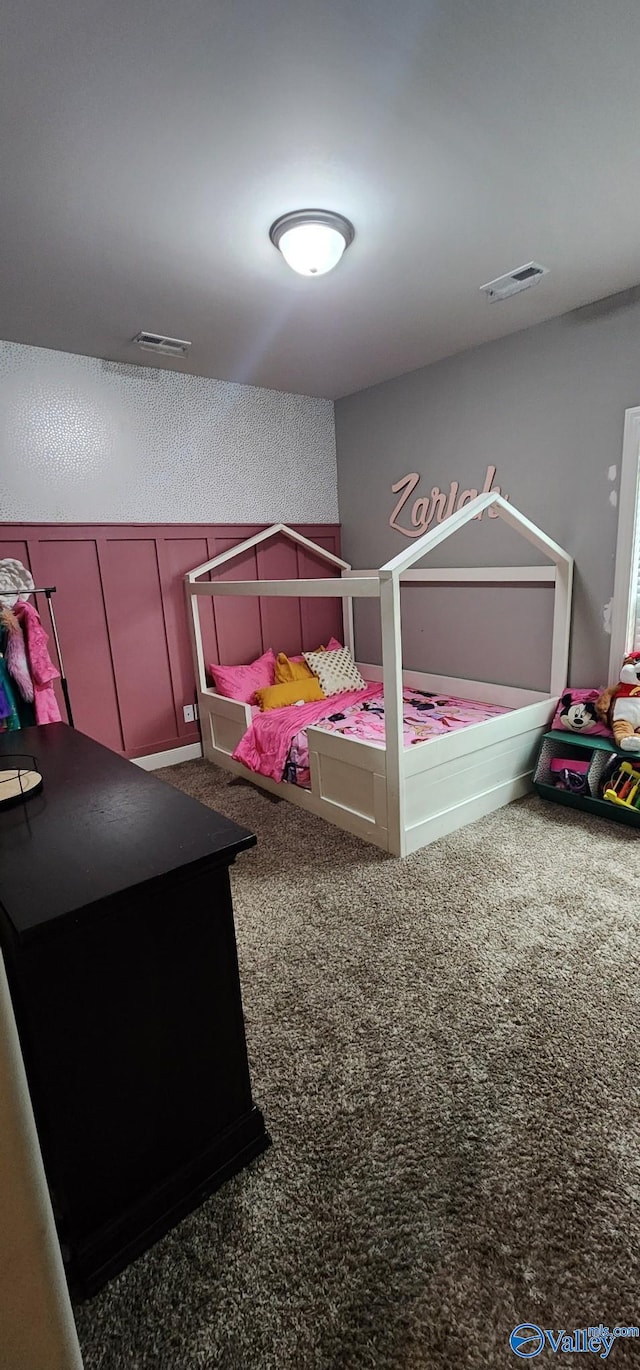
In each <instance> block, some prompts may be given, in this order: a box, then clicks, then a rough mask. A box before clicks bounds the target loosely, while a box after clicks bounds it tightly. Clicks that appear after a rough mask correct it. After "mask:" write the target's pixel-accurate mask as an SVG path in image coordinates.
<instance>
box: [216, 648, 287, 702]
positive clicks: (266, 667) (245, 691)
mask: <svg viewBox="0 0 640 1370" xmlns="http://www.w3.org/2000/svg"><path fill="white" fill-rule="evenodd" d="M209 674H210V676H211V679H212V681H213V683H214V686H215V688H216V690H217V692H218V694H219V695H224V697H225V699H237V700H239V701H240V703H241V704H255V703H256V700H255V693H256V690H263V689H264V688H265V686H267V685H273V684H274V683H275V678H276V659H275V656H274V654H273V651H272V649H271V647H270V648H269V650H268V652H265V653H264V655H263V656H259V657H258V659H257V661H252V662H251V664H250V665H249V666H216V663H215V662H214V661H212V662H211V665H210V666H209Z"/></svg>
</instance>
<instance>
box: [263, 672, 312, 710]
mask: <svg viewBox="0 0 640 1370" xmlns="http://www.w3.org/2000/svg"><path fill="white" fill-rule="evenodd" d="M256 699H257V701H258V704H259V705H260V708H261V709H262V711H263V713H265V712H266V710H267V709H282V708H284V706H285V704H297V703H298V700H300V699H301V700H302V701H303V703H305V704H310V703H311V701H312V700H314V699H324V694H323V692H322V690H321V689H320V684H319V681H318V678H317V676H314V675H311V673H310V674H309V677H308V679H307V680H286V681H285V682H284V683H283V684H280V685H265V687H264V689H263V690H256Z"/></svg>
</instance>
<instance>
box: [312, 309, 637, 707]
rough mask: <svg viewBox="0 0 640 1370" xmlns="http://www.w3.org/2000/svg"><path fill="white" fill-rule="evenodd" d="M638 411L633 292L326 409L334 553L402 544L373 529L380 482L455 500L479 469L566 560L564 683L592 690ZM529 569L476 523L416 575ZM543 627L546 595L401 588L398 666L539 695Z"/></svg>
mask: <svg viewBox="0 0 640 1370" xmlns="http://www.w3.org/2000/svg"><path fill="white" fill-rule="evenodd" d="M487 308H496V309H502V308H505V309H508V308H509V305H508V303H505V304H504V305H502V304H496V305H488V306H487ZM639 403H640V303H638V300H637V292H629V294H627V295H625V296H620V297H613V298H612V299H611V300H608V301H602V302H600V304H599V305H592V306H589V307H586V308H584V309H581V310H576V311H574V312H573V313H571V314H567V315H564V316H563V317H562V318H559V319H555V320H553V321H552V322H550V323H544V324H540V325H539V326H537V327H535V328H530V329H527V330H526V331H524V332H522V333H518V334H515V335H512V336H511V337H509V338H504V339H501V340H500V341H498V342H494V343H487V344H485V345H484V346H482V347H478V348H475V349H473V350H471V351H469V352H466V353H463V354H461V355H459V356H457V357H452V358H450V359H448V360H447V361H444V362H439V363H437V364H436V365H434V366H430V367H426V368H424V369H423V370H420V371H415V372H412V373H410V374H409V375H406V376H402V377H400V378H398V379H397V380H393V381H388V382H386V383H385V384H383V385H378V386H374V387H373V388H372V389H370V390H365V391H361V392H360V393H358V394H355V395H350V396H348V397H347V398H346V399H343V400H339V401H337V403H336V440H337V453H338V499H339V507H340V517H341V519H342V524H343V555H344V556H346V557H347V559H348V560H349V561H351V562H352V563H353V565H355V566H357V565H360V566H363V567H368V566H372V565H373V566H378V565H380V564H381V563H382V562H383V561H385V560H386V559H388V558H389V557H390V556H392V555H394V554H395V553H396V552H398V551H399V550H400V549H401V548H405V547H407V546H408V545H409V542H408V539H407V538H405V537H404V536H403V535H402V534H401V533H399V532H397V531H394V530H393V529H391V528H390V527H389V516H390V514H391V510H392V508H393V506H394V504H395V502H396V500H397V498H398V496H397V495H392V493H391V485H392V483H393V482H394V481H396V480H398V479H400V478H401V477H402V476H404V475H405V474H406V473H407V472H409V471H418V472H421V473H422V480H421V482H420V486H419V488H418V489H417V490H416V492H415V493H416V496H417V495H418V494H424V495H428V494H429V493H430V491H431V488H432V486H434V485H438V486H439V487H440V488H443V489H447V490H448V488H449V484H450V481H451V480H454V479H455V480H457V481H459V482H460V489H461V490H462V489H463V488H464V487H479V488H482V483H483V480H484V476H485V472H486V468H487V466H488V465H494V466H496V467H497V476H496V483H497V484H500V485H501V486H502V489H503V492H504V493H505V494H506V495H507V496H508V497H509V499H510V500H511V502H512V503H513V504H515V505H516V506H517V507H518V508H519V509H521V510H522V512H523V513H525V514H526V515H527V516H528V517H529V518H531V519H532V520H533V521H534V523H537V524H539V525H540V527H542V528H543V529H544V531H545V532H547V533H549V534H550V535H551V537H553V538H555V540H556V541H557V542H559V543H560V544H561V546H563V547H565V548H566V549H567V550H568V551H569V552H571V553H572V555H573V556H574V557H575V561H576V583H575V592H574V617H573V631H572V647H571V664H570V682H571V683H572V684H574V685H576V686H587V685H592V684H601V683H604V682H605V681H606V679H607V673H608V653H609V638H608V636H607V633H606V631H605V622H604V619H605V606H606V605H607V603H608V601H609V600H610V598H611V595H612V593H613V578H614V561H615V541H616V531H617V518H618V514H617V507H616V503H615V501H616V500H617V486H618V479H619V474H620V458H621V450H622V433H623V424H624V412H625V409H627V408H629V407H631V406H633V405H637V404H639ZM612 466H615V467H616V473H615V476H614V477H613V478H612V476H611V473H610V468H611V467H612ZM414 498H415V496H414ZM409 508H410V506H409ZM407 514H408V509H405V511H404V522H405V523H406V522H408V519H407ZM409 526H410V525H409ZM536 560H539V558H537V557H536V556H535V554H533V549H530V548H529V545H528V544H527V543H525V542H524V541H522V540H521V539H516V537H515V535H514V534H513V533H512V532H510V531H509V530H508V529H506V527H505V526H504V525H502V524H501V522H500V521H499V520H489V519H488V518H487V517H486V515H485V517H484V518H483V520H482V522H474V523H473V524H471V525H470V526H468V527H467V528H466V529H464V530H463V531H462V532H461V533H459V534H457V535H456V536H455V537H453V538H452V539H451V541H450V542H448V543H446V544H445V545H444V546H443V547H442V548H439V549H438V550H437V551H436V552H435V553H433V554H432V557H431V559H430V564H433V565H436V564H439V565H443V566H445V565H449V566H451V565H474V564H475V565H482V564H484V565H491V564H500V563H502V564H515V563H516V562H518V563H526V562H533V561H536ZM372 608H373V606H372V605H370V604H363V605H362V606H358V614H357V644H356V645H357V651H358V656H359V657H360V659H361V660H379V659H380V658H379V634H378V631H377V623H376V621H375V615H374V614H373V613H372ZM550 625H551V593H550V592H549V591H548V590H545V589H543V588H537V587H536V588H526V589H524V588H512V587H508V588H504V589H503V588H495V587H491V588H488V589H481V590H474V589H469V590H465V589H461V588H459V587H455V588H454V587H447V588H437V589H429V590H427V589H425V590H415V589H414V590H405V591H403V646H404V661H405V666H407V667H409V668H413V669H420V668H422V669H431V670H435V671H438V672H442V673H444V674H455V675H462V676H465V675H466V676H469V677H472V678H476V679H486V680H497V681H503V682H504V683H509V684H517V685H530V686H532V687H534V688H546V686H547V685H548V668H549V645H550V643H549V638H550Z"/></svg>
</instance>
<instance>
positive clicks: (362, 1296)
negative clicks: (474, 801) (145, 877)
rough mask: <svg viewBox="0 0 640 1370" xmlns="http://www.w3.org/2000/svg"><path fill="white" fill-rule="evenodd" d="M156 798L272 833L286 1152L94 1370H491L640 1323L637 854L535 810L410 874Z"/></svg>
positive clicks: (240, 899) (262, 971) (118, 1295)
mask: <svg viewBox="0 0 640 1370" xmlns="http://www.w3.org/2000/svg"><path fill="white" fill-rule="evenodd" d="M159 774H161V776H162V778H163V779H164V780H165V781H167V782H168V783H169V784H173V785H177V786H179V787H180V788H181V789H184V790H186V791H187V792H188V793H189V794H192V795H194V796H195V797H196V798H198V799H200V800H202V801H203V802H204V803H206V804H210V805H212V806H213V807H215V808H217V809H219V810H221V811H222V812H223V813H225V814H227V815H228V816H229V817H231V818H235V819H236V820H237V821H238V822H240V823H243V824H245V825H246V826H248V827H250V828H252V829H253V830H254V831H255V832H256V833H257V834H258V838H259V842H258V846H257V848H256V849H255V851H253V852H249V853H245V854H244V855H242V856H241V857H240V858H239V860H238V862H237V865H236V867H235V868H234V872H233V888H234V900H235V910H236V921H237V937H238V947H239V956H240V967H241V976H242V985H243V994H244V1005H245V1015H246V1026H247V1037H248V1044H249V1053H250V1061H251V1069H252V1077H253V1085H254V1095H255V1098H256V1100H257V1101H258V1102H259V1104H260V1105H261V1106H262V1108H263V1110H264V1112H265V1115H266V1118H267V1123H268V1126H269V1128H270V1130H271V1133H272V1136H273V1146H272V1148H271V1149H270V1150H269V1151H268V1152H267V1153H266V1154H265V1156H263V1157H261V1158H260V1159H259V1160H258V1161H257V1162H255V1163H254V1164H253V1165H252V1166H251V1167H250V1168H249V1169H247V1170H246V1171H245V1172H244V1173H243V1174H241V1175H239V1176H238V1177H237V1178H236V1179H234V1180H233V1181H231V1182H230V1183H229V1184H228V1185H226V1186H225V1188H224V1189H223V1190H221V1191H220V1192H219V1193H218V1194H216V1195H214V1196H213V1197H212V1198H211V1199H210V1200H208V1201H207V1202H206V1203H205V1204H204V1205H203V1206H202V1207H201V1208H200V1209H199V1210H198V1211H197V1212H196V1213H194V1214H193V1215H191V1216H190V1217H188V1218H187V1219H186V1220H185V1221H184V1222H183V1223H181V1224H180V1226H179V1227H178V1228H176V1229H175V1230H174V1231H173V1232H171V1233H170V1234H169V1235H168V1236H167V1237H165V1238H164V1239H163V1240H162V1241H161V1242H159V1243H158V1244H157V1245H156V1246H155V1247H154V1248H153V1250H151V1251H150V1252H148V1253H147V1254H146V1255H144V1256H143V1257H141V1258H140V1259H139V1260H138V1261H136V1262H135V1263H134V1264H133V1265H132V1266H131V1267H130V1268H129V1269H128V1270H126V1271H125V1272H124V1273H123V1274H122V1275H120V1276H119V1277H118V1278H117V1279H116V1280H114V1281H113V1282H112V1283H111V1284H110V1285H109V1286H108V1287H107V1288H105V1289H104V1290H103V1291H102V1292H101V1293H100V1294H99V1295H98V1296H97V1297H96V1298H95V1299H93V1300H92V1301H90V1302H88V1303H86V1304H84V1305H81V1306H80V1307H79V1308H78V1309H77V1320H78V1327H79V1332H80V1338H81V1343H82V1347H83V1352H84V1357H85V1365H86V1368H87V1370H150V1368H151V1367H152V1368H153V1370H196V1367H207V1368H208V1367H220V1368H221V1370H338V1367H340V1370H343V1367H344V1370H383V1368H384V1370H485V1368H486V1367H489V1368H490V1370H493V1367H503V1366H504V1367H508V1366H511V1367H516V1366H517V1365H519V1364H524V1363H525V1362H523V1361H520V1360H519V1359H518V1358H517V1357H516V1356H515V1355H514V1354H513V1352H512V1351H511V1350H510V1349H509V1344H508V1338H509V1333H510V1331H511V1330H512V1328H513V1327H514V1326H515V1325H516V1324H518V1323H520V1322H524V1321H532V1322H533V1323H536V1324H539V1325H541V1326H542V1327H543V1328H550V1329H554V1330H555V1329H560V1328H567V1329H573V1328H574V1327H581V1326H584V1325H585V1324H586V1325H593V1324H598V1323H600V1322H603V1323H605V1324H606V1323H609V1325H612V1324H613V1323H615V1322H620V1321H624V1322H627V1323H636V1322H639V1321H640V1299H639V1280H638V1265H639V1256H638V1244H639V1236H640V1211H639V1199H640V1123H639V1112H638V1085H639V1079H640V1012H639V998H640V981H639V975H638V970H639V960H640V942H639V934H640V845H638V843H639V841H640V837H639V836H638V834H636V833H635V832H633V831H629V830H628V829H624V828H621V827H618V826H616V825H614V824H611V823H606V822H603V821H601V820H598V819H593V818H591V817H583V816H582V815H577V814H575V813H573V812H570V811H567V810H563V809H561V808H560V807H558V806H555V805H552V804H545V803H544V802H543V801H541V800H539V799H537V798H531V799H527V800H524V801H521V802H520V803H517V804H512V805H510V806H509V807H508V808H506V809H502V810H501V811H500V812H499V813H496V814H493V815H491V816H489V817H488V818H486V819H483V820H481V821H480V822H478V823H476V824H474V825H473V826H472V827H469V828H466V829H463V830H462V831H461V832H458V833H456V834H454V835H453V836H451V837H449V838H446V839H445V840H443V841H441V842H439V843H437V844H435V845H433V846H431V847H428V848H427V849H426V850H424V851H422V852H420V853H418V854H416V855H415V856H412V857H410V858H408V859H407V860H405V861H402V862H401V861H398V860H396V859H395V858H391V857H387V856H385V855H384V854H383V853H381V852H378V851H377V850H376V849H375V848H373V847H369V846H366V845H364V844H363V843H361V842H359V841H357V840H356V839H355V838H351V837H348V836H347V835H345V834H343V833H341V832H339V831H338V830H337V829H336V828H333V827H331V826H329V825H328V824H325V823H323V822H322V821H320V820H319V819H316V818H314V817H312V816H308V815H305V814H304V813H302V812H301V811H300V810H298V809H295V808H294V807H293V806H291V805H288V804H286V803H284V802H277V801H273V800H271V799H270V798H268V797H267V796H265V795H264V794H261V793H260V792H259V791H257V790H255V789H254V788H253V787H251V786H249V785H247V784H245V783H240V784H238V783H233V782H230V780H229V777H228V776H226V775H225V774H224V773H223V772H221V771H219V770H217V769H215V768H213V767H211V766H209V765H208V764H207V763H206V762H192V763H187V764H186V765H183V766H179V767H174V768H172V769H167V770H166V771H163V772H161V773H159ZM556 1362H560V1363H562V1364H574V1365H577V1364H580V1365H585V1364H592V1363H593V1364H599V1363H600V1361H599V1359H598V1357H597V1356H594V1355H590V1354H587V1355H583V1356H580V1357H576V1356H570V1355H562V1354H560V1355H558V1356H555V1355H554V1354H553V1353H552V1352H551V1351H548V1350H546V1351H545V1352H544V1353H543V1355H542V1356H541V1357H540V1358H539V1360H536V1361H535V1362H533V1363H534V1364H540V1365H542V1364H543V1363H545V1364H549V1363H551V1364H555V1363H556ZM607 1363H608V1364H611V1365H614V1366H616V1365H623V1364H629V1365H631V1364H637V1365H639V1366H640V1343H639V1342H636V1343H635V1344H633V1343H622V1342H618V1343H617V1344H616V1345H615V1346H614V1348H613V1350H612V1352H611V1356H610V1357H609V1360H608V1362H607Z"/></svg>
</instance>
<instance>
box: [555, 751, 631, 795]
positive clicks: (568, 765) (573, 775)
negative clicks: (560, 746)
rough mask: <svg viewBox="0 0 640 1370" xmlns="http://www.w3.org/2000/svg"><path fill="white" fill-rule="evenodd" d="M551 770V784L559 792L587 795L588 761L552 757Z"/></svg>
mask: <svg viewBox="0 0 640 1370" xmlns="http://www.w3.org/2000/svg"><path fill="white" fill-rule="evenodd" d="M549 769H550V771H551V784H552V785H554V786H555V788H556V789H557V790H570V791H571V794H586V793H587V772H588V770H589V762H588V761H575V760H574V758H573V757H566V756H552V758H551V761H550V764H549ZM639 779H640V777H639Z"/></svg>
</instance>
